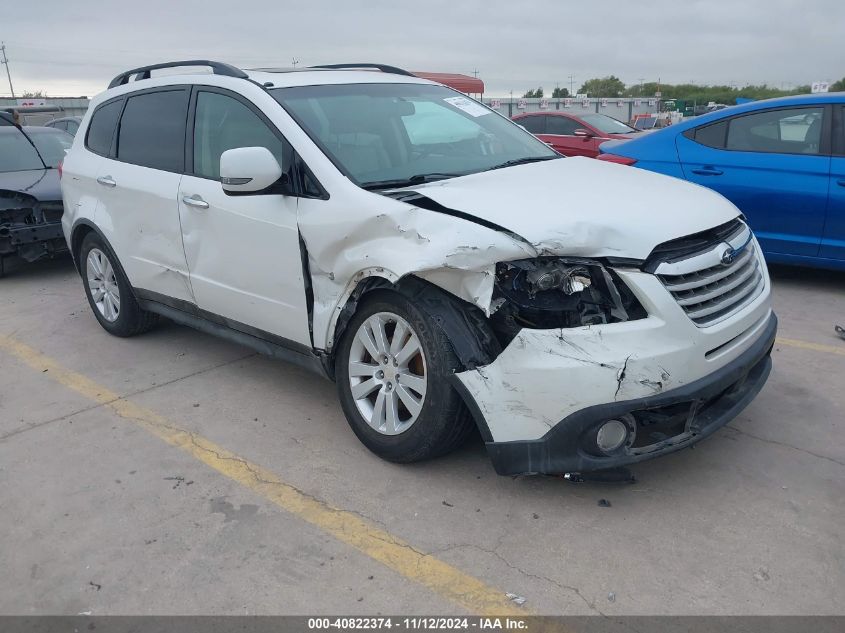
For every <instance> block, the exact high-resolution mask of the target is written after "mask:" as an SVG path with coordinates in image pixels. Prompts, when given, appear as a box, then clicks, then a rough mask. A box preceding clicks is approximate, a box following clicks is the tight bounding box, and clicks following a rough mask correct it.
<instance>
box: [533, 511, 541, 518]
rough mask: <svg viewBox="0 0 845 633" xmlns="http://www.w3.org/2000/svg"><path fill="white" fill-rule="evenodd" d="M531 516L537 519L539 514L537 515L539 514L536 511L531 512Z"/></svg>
mask: <svg viewBox="0 0 845 633" xmlns="http://www.w3.org/2000/svg"><path fill="white" fill-rule="evenodd" d="M531 516H533V517H534V518H535V519H539V518H540V515H539V514H537V513H536V512H535V513H534V514H532V515H531Z"/></svg>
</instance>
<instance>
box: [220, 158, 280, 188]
mask: <svg viewBox="0 0 845 633" xmlns="http://www.w3.org/2000/svg"><path fill="white" fill-rule="evenodd" d="M281 177H282V167H281V166H280V165H279V161H277V160H276V157H275V156H273V154H272V153H271V152H270V150H269V149H267V148H266V147H237V148H235V149H227V150H226V151H225V152H223V153H222V154H221V155H220V182H221V183H222V185H223V191H225V192H226V193H253V192H256V191H263V190H264V189H267V188H268V187H270V186H271V185H273V184H275V183H276V182H277V181H278V180H279V178H281Z"/></svg>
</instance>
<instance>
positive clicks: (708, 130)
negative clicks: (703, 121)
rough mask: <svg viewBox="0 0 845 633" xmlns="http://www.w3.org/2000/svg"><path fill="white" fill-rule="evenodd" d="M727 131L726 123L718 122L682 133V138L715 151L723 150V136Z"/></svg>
mask: <svg viewBox="0 0 845 633" xmlns="http://www.w3.org/2000/svg"><path fill="white" fill-rule="evenodd" d="M727 131H728V122H727V121H719V122H718V123H712V124H710V125H704V126H702V127H699V128H693V129H691V130H687V131H686V132H684V136H686V137H687V138H689V139H692V140H693V141H695V142H696V143H701V144H702V145H706V146H707V147H713V148H715V149H725V135H726V134H727Z"/></svg>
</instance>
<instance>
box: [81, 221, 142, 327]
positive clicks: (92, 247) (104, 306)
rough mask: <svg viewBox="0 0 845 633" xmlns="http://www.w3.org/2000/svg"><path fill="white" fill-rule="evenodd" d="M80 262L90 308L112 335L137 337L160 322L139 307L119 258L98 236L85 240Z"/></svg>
mask: <svg viewBox="0 0 845 633" xmlns="http://www.w3.org/2000/svg"><path fill="white" fill-rule="evenodd" d="M79 263H80V269H81V273H82V283H83V285H84V286H85V296H86V297H88V305H90V306H91V310H92V311H93V312H94V316H95V317H96V318H97V321H98V322H99V323H100V325H101V326H103V329H104V330H106V331H107V332H108V333H109V334H114V335H115V336H122V337H127V336H135V335H136V334H141V333H142V332H146V331H147V330H149V329H150V328H152V327H153V326H154V325H155V324H156V323H157V322H158V315H157V314H153V313H151V312H146V311H144V310H142V309H141V308H140V306H139V305H138V302H137V301H136V300H135V295H134V293H133V292H132V287H131V286H130V285H129V280H128V279H127V278H126V275H125V274H124V273H123V269H122V268H121V267H120V265H119V263H118V261H117V258H116V257H115V255H114V253H113V252H112V250H111V249H110V248H109V247H108V245H107V244H106V243H105V241H104V240H103V239H102V238H101V237H100V236H98V235H97V234H96V233H89V234H88V235H86V236H85V239H83V240H82V246H81V248H80V249H79Z"/></svg>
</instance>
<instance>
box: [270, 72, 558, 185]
mask: <svg viewBox="0 0 845 633" xmlns="http://www.w3.org/2000/svg"><path fill="white" fill-rule="evenodd" d="M270 93H271V94H272V95H273V97H274V98H275V99H276V100H277V101H278V102H279V103H280V104H281V105H282V106H283V107H284V108H285V109H286V110H287V111H288V112H289V113H290V114H291V115H292V116H293V117H294V118H296V119H297V121H298V122H299V124H300V125H301V126H302V127H303V129H304V130H305V131H306V132H307V133H308V134H309V135H310V136H311V138H312V139H313V140H314V141H315V142H316V143H317V144H318V145H319V146H320V147H321V148H322V149H323V151H324V152H326V154H327V155H328V156H329V157H330V158H331V159H332V160H333V161H334V163H335V164H336V165H337V166H338V167H339V168H341V170H342V171H344V172H345V173H346V174H348V175H349V176H350V177H351V178H352V179H353V180H354V181H355V182H357V183H358V184H359V185H361V186H362V187H369V188H379V187H381V186H384V187H387V186H391V185H392V186H403V185H402V183H403V182H408V183H409V184H413V182H426V181H428V180H436V179H443V178H450V177H452V176H460V175H465V174H471V173H476V172H480V171H485V170H488V169H493V168H496V167H504V166H509V165H510V164H518V163H521V162H529V161H532V160H547V159H551V158H559V157H560V155H559V154H557V153H556V152H554V151H553V150H551V149H549V147H548V146H546V145H545V144H544V143H542V142H541V141H538V140H537V139H536V138H534V137H533V136H532V135H531V134H528V133H527V132H526V131H525V130H523V129H522V128H520V127H519V126H517V125H515V124H513V123H511V122H510V121H509V120H508V119H506V118H504V117H502V116H500V115H499V114H496V113H495V112H493V111H492V110H490V109H488V108H486V107H485V106H483V105H481V104H479V103H478V102H476V101H473V100H472V99H469V98H468V97H465V96H463V95H461V94H460V93H459V92H455V91H454V90H451V89H449V88H445V87H443V86H435V85H426V84H396V83H387V84H340V85H323V86H301V87H294V88H277V89H274V90H270Z"/></svg>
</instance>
